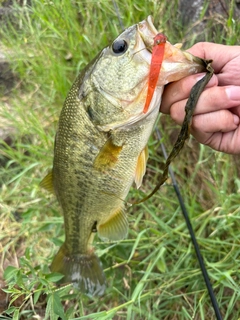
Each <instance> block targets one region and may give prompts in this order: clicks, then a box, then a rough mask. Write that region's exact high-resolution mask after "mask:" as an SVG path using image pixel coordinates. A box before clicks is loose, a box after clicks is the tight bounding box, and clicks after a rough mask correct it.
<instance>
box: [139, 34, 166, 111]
mask: <svg viewBox="0 0 240 320" xmlns="http://www.w3.org/2000/svg"><path fill="white" fill-rule="evenodd" d="M166 41H167V37H166V36H165V35H164V34H163V33H158V34H157V35H156V36H155V38H154V44H153V50H152V60H151V65H150V72H149V79H148V92H147V99H146V102H145V106H144V109H143V113H146V112H147V111H148V108H149V105H150V102H151V100H152V96H153V93H154V90H155V88H156V85H157V81H158V77H159V73H160V69H161V65H162V61H163V56H164V48H165V43H166Z"/></svg>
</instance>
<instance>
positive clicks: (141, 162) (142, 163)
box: [135, 146, 148, 189]
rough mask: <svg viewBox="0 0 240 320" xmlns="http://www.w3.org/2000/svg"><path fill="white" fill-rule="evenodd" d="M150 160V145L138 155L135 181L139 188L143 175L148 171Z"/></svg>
mask: <svg viewBox="0 0 240 320" xmlns="http://www.w3.org/2000/svg"><path fill="white" fill-rule="evenodd" d="M147 160H148V147H147V146H146V147H145V148H144V149H143V150H142V152H141V153H140V155H139V157H138V162H137V167H136V171H135V183H136V186H137V189H138V188H140V187H141V184H142V180H143V176H144V175H145V172H146V165H147Z"/></svg>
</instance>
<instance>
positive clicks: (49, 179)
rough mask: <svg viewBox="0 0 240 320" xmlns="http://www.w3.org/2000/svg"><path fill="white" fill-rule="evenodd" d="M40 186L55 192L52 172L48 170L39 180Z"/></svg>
mask: <svg viewBox="0 0 240 320" xmlns="http://www.w3.org/2000/svg"><path fill="white" fill-rule="evenodd" d="M40 187H41V188H44V189H45V190H47V191H48V192H50V193H53V194H54V193H55V192H54V188H53V173H52V171H50V172H49V173H48V174H47V175H46V177H45V178H44V179H43V180H42V181H41V182H40Z"/></svg>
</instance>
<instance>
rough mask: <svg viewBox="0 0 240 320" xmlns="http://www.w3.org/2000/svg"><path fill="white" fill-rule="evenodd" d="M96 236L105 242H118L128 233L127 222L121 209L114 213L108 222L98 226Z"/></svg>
mask: <svg viewBox="0 0 240 320" xmlns="http://www.w3.org/2000/svg"><path fill="white" fill-rule="evenodd" d="M97 229H98V236H99V237H100V238H101V239H102V240H104V241H106V240H112V241H119V240H121V239H124V238H125V237H126V236H127V233H128V221H127V217H126V214H125V212H124V210H123V209H122V208H121V209H119V210H118V211H117V212H115V213H114V214H113V215H112V216H111V217H110V218H109V220H107V221H106V222H104V223H103V224H100V225H99V226H98V228H97Z"/></svg>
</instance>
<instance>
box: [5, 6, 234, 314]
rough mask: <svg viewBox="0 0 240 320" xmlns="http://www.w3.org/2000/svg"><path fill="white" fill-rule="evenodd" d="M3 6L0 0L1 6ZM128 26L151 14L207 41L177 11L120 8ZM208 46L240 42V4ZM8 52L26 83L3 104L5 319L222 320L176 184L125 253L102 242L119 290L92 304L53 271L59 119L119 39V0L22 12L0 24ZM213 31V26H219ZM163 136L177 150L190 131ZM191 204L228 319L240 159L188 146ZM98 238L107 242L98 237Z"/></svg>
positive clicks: (139, 221)
mask: <svg viewBox="0 0 240 320" xmlns="http://www.w3.org/2000/svg"><path fill="white" fill-rule="evenodd" d="M1 3H2V2H0V5H1ZM116 3H117V4H118V6H119V12H120V16H121V18H122V20H123V23H124V26H130V25H133V24H134V23H136V22H139V21H141V20H143V19H145V18H146V16H147V15H149V14H152V15H153V17H154V21H155V24H156V26H157V27H158V29H159V30H160V29H161V31H163V32H164V33H165V34H166V35H167V36H168V39H169V41H171V42H172V43H174V42H181V41H183V42H184V45H185V47H188V46H189V45H191V44H193V42H197V41H198V39H199V37H200V33H201V37H202V36H203V35H202V32H198V31H196V29H194V30H193V29H191V30H192V32H191V31H189V30H190V27H189V26H188V27H183V26H182V24H181V19H180V16H179V11H178V1H171V2H169V1H155V0H151V1H150V0H149V1H145V0H139V1H136V2H135V1H131V0H125V1H120V0H118V1H116ZM208 3H209V2H206V5H205V6H204V7H203V8H202V13H201V15H200V20H199V21H197V22H195V26H196V25H200V23H201V22H202V21H204V23H205V34H204V37H205V39H206V40H208V41H213V40H214V42H218V43H227V44H236V43H239V40H240V24H239V21H237V20H236V19H235V18H234V1H231V5H230V7H229V9H228V12H226V15H225V16H221V17H219V16H218V15H211V14H210V16H208V18H206V14H205V13H206V12H207V4H208ZM0 23H1V24H2V25H1V28H0V39H1V42H2V43H1V49H2V50H4V52H5V55H7V56H8V59H9V60H10V61H11V68H12V69H13V71H14V73H15V75H16V79H17V80H16V84H15V87H14V89H13V90H12V91H11V92H8V94H7V95H6V94H5V95H2V96H1V97H0V132H1V138H2V141H1V149H0V186H1V190H0V288H1V289H0V311H1V315H0V318H1V319H23V320H25V319H50V320H55V319H101V320H105V319H116V320H118V319H119V320H120V319H128V320H130V319H151V320H154V319H215V315H214V312H213V309H212V306H211V302H210V299H209V296H208V293H207V289H206V287H205V283H204V280H203V278H202V275H201V272H200V270H199V265H198V262H197V260H196V256H195V253H194V250H193V247H192V243H191V240H190V236H189V233H188V230H187V227H186V224H185V222H184V219H183V217H182V214H181V211H180V207H179V203H178V201H177V197H176V195H175V193H174V189H173V187H172V185H171V181H170V179H169V180H168V181H167V184H166V185H165V186H163V187H162V188H161V190H160V191H159V192H158V193H157V194H156V195H155V196H154V197H153V198H151V199H150V200H148V201H147V202H144V203H142V204H140V205H136V206H132V207H129V210H128V211H129V222H130V229H129V236H128V238H127V239H125V240H123V241H121V242H119V243H102V242H100V241H99V240H96V243H95V248H96V251H97V254H98V255H99V256H100V257H101V260H102V262H103V265H104V268H105V274H106V277H107V282H108V289H107V292H106V294H105V295H104V296H103V297H101V298H95V299H89V298H88V297H85V296H83V295H81V294H80V293H79V292H77V291H74V290H73V288H72V287H71V286H70V285H68V286H65V287H61V288H57V287H56V286H55V282H56V281H57V280H58V279H59V277H61V275H59V274H56V273H50V271H49V265H50V263H51V260H52V258H53V256H54V254H55V253H56V250H57V248H58V246H59V245H60V244H61V243H62V242H63V240H64V229H63V218H62V215H61V210H60V208H59V205H58V204H57V202H56V199H55V198H54V197H53V196H51V195H48V194H47V193H46V192H45V191H44V190H41V189H40V188H39V183H40V181H41V179H42V178H43V177H44V176H45V175H46V173H47V172H48V170H49V169H50V168H51V164H52V157H53V143H54V136H55V132H56V126H57V121H58V116H59V113H60V110H61V107H62V105H63V102H64V99H65V97H66V94H67V92H68V91H69V89H70V86H71V84H72V82H73V80H74V78H75V77H76V75H77V74H78V72H79V70H80V69H82V68H83V67H84V66H85V65H86V64H87V63H88V62H90V61H91V59H92V58H93V57H94V56H95V55H96V54H97V53H98V52H99V51H100V50H101V49H102V48H103V47H104V46H106V45H107V44H108V43H110V42H111V41H112V40H113V39H114V38H115V37H116V36H117V35H118V34H119V33H120V32H121V26H120V24H119V20H118V16H117V12H116V8H115V6H114V3H113V2H112V1H110V0H99V1H96V0H93V1H88V0H86V1H85V0H81V1H73V0H72V1H63V0H56V1H48V0H46V1H43V0H34V1H31V3H30V2H27V1H19V3H18V2H16V3H15V4H14V5H13V7H12V11H11V13H10V14H9V15H8V17H7V20H6V21H4V22H3V21H0ZM213 26H214V27H213ZM158 127H159V129H160V131H161V134H162V135H163V141H164V144H165V146H166V148H167V150H168V152H170V150H171V147H172V145H173V143H174V141H175V139H176V136H177V133H178V131H179V128H177V127H176V126H175V124H174V123H173V122H172V121H171V120H170V119H169V117H166V116H165V117H164V116H161V118H160V121H159V122H158ZM149 145H150V162H149V165H148V170H147V175H146V177H145V179H144V184H143V187H142V189H141V191H136V190H135V189H132V190H131V192H130V195H129V198H128V201H129V203H131V202H134V201H136V200H137V199H140V198H142V197H143V196H144V193H148V192H149V191H150V190H152V189H153V187H154V186H155V185H156V183H157V181H158V179H159V175H160V173H161V168H162V165H163V161H164V160H163V155H162V152H161V150H160V142H159V141H158V139H157V136H156V134H155V133H153V135H152V137H151V139H150V142H149ZM172 167H173V169H174V171H175V174H176V177H177V180H178V183H179V186H180V189H181V192H182V195H183V197H184V201H185V204H186V206H187V208H188V211H189V215H190V217H191V221H192V224H193V228H194V230H195V233H196V236H197V239H198V242H199V245H200V248H201V252H202V255H203V257H204V259H205V263H206V266H207V269H208V272H209V276H210V279H211V281H212V284H213V288H214V291H215V294H216V298H217V300H218V303H219V306H220V309H221V312H222V314H223V316H224V319H233V320H237V319H239V317H240V315H239V310H240V286H239V284H240V275H239V265H240V258H239V257H240V254H239V253H240V233H239V220H240V207H239V203H240V194H239V192H240V178H239V177H240V172H239V168H240V160H239V158H236V157H233V156H229V155H226V154H221V153H216V152H214V151H213V150H210V149H209V148H207V147H204V146H202V145H199V144H198V143H197V142H196V141H195V140H194V139H193V138H191V139H190V140H189V142H188V143H187V145H186V146H185V148H184V150H183V151H182V153H181V155H180V156H179V157H178V159H177V160H176V161H175V162H174V163H173V166H172ZM96 239H97V237H96Z"/></svg>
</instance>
